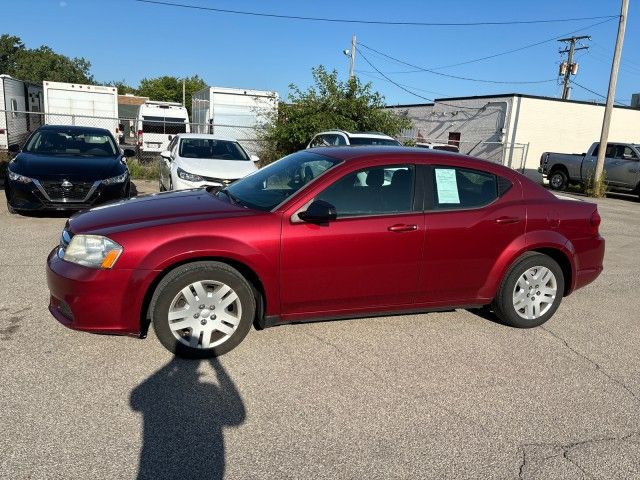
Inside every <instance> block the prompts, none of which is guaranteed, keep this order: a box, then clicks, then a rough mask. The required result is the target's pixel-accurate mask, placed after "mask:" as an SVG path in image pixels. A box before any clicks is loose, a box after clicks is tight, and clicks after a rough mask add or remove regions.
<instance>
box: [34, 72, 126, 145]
mask: <svg viewBox="0 0 640 480" xmlns="http://www.w3.org/2000/svg"><path fill="white" fill-rule="evenodd" d="M42 84H43V88H44V111H45V113H46V116H45V122H46V123H48V124H52V125H82V126H85V127H97V128H106V129H107V130H109V131H110V132H111V134H112V135H113V136H114V137H115V138H116V139H117V138H118V135H119V128H118V89H117V88H115V87H105V86H100V85H81V84H77V83H62V82H49V81H46V80H45V81H44V82H42Z"/></svg>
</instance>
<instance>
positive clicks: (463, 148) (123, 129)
mask: <svg viewBox="0 0 640 480" xmlns="http://www.w3.org/2000/svg"><path fill="white" fill-rule="evenodd" d="M45 124H49V125H79V126H86V127H97V128H104V129H107V130H109V131H110V132H111V133H112V134H113V136H114V138H115V139H116V140H117V142H118V143H119V145H120V147H121V148H123V149H124V148H131V149H133V150H135V152H136V157H137V159H138V161H139V163H140V164H143V165H145V164H146V165H148V166H149V167H154V164H157V163H158V162H159V160H160V153H161V152H162V151H163V150H166V149H167V147H168V145H169V142H170V140H171V138H173V136H175V135H177V134H180V133H190V132H191V133H208V134H214V135H217V136H220V137H223V138H229V139H234V140H237V141H238V142H239V143H240V144H241V145H242V146H243V147H244V149H245V150H246V151H247V153H248V154H249V155H257V156H260V153H261V152H262V151H263V150H264V147H266V144H265V143H264V141H263V140H261V139H260V133H261V132H260V129H259V128H256V127H251V126H244V125H219V124H213V123H210V124H201V123H188V122H176V121H164V120H163V119H162V118H154V119H153V120H151V121H149V120H144V121H143V120H142V119H139V118H105V117H97V116H88V115H69V114H60V113H38V112H26V111H9V110H0V151H3V150H4V151H6V150H7V149H8V147H9V146H10V145H13V144H18V145H20V146H22V145H23V144H24V143H25V142H26V140H27V138H28V137H29V135H30V134H31V133H32V132H33V131H35V130H36V129H37V128H38V127H40V126H41V125H45ZM398 140H399V141H400V142H402V143H409V144H410V143H412V142H415V141H416V139H415V137H412V136H409V135H407V136H401V137H399V138H398ZM420 141H422V142H432V143H447V142H446V141H443V140H442V139H422V138H421V139H420ZM454 143H455V145H457V146H458V148H459V150H460V153H463V154H466V155H472V156H475V157H478V158H482V159H485V160H489V161H491V162H496V163H500V164H503V165H506V166H508V167H511V168H513V169H515V170H519V171H521V172H522V171H524V167H525V162H526V158H527V153H528V149H529V145H528V144H524V143H507V142H483V141H478V142H473V141H457V142H454ZM155 170H157V167H156V168H155ZM151 175H153V174H151Z"/></svg>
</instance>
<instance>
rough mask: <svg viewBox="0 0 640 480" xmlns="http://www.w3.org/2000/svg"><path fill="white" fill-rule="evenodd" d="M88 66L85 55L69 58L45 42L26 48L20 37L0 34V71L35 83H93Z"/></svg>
mask: <svg viewBox="0 0 640 480" xmlns="http://www.w3.org/2000/svg"><path fill="white" fill-rule="evenodd" d="M90 70H91V63H90V62H89V61H88V60H86V59H84V58H70V57H67V56H66V55H61V54H59V53H56V52H54V51H53V50H52V49H51V48H49V47H45V46H42V47H39V48H26V47H25V45H24V43H22V40H21V39H20V37H16V36H14V35H7V34H3V35H0V73H7V74H9V75H11V76H12V77H15V78H19V79H20V80H28V81H31V82H35V83H40V82H42V81H43V80H51V81H54V82H71V83H93V76H92V75H91V73H90Z"/></svg>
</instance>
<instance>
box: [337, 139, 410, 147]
mask: <svg viewBox="0 0 640 480" xmlns="http://www.w3.org/2000/svg"><path fill="white" fill-rule="evenodd" d="M349 143H351V145H389V146H391V145H393V146H398V145H400V142H398V141H397V140H393V139H389V138H376V137H351V138H349Z"/></svg>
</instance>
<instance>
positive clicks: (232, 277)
mask: <svg viewBox="0 0 640 480" xmlns="http://www.w3.org/2000/svg"><path fill="white" fill-rule="evenodd" d="M203 280H207V281H214V282H220V283H223V284H225V285H228V286H229V287H231V288H232V289H233V291H234V292H235V293H236V294H237V296H238V299H239V301H240V304H241V308H242V313H241V315H240V322H239V323H238V325H237V327H236V328H235V331H234V332H233V333H232V334H231V335H230V336H229V338H228V339H227V340H226V341H224V342H223V343H221V344H220V345H217V346H215V347H211V348H202V347H197V348H194V347H191V346H187V345H185V344H183V343H182V342H181V341H180V340H178V339H176V337H175V336H174V334H173V332H172V331H171V329H170V327H169V317H168V314H169V308H170V306H171V303H172V302H173V299H174V298H175V297H176V295H178V293H179V292H180V291H181V290H182V289H183V288H185V287H187V286H189V285H191V284H192V283H193V282H198V281H203ZM149 311H150V316H151V321H152V323H153V329H154V331H155V333H156V336H157V337H158V339H159V340H160V343H162V345H163V346H164V347H165V348H166V349H167V350H169V351H170V352H173V353H175V354H176V355H179V356H181V357H186V358H210V357H217V356H220V355H223V354H225V353H227V352H229V351H231V350H233V349H234V348H235V347H237V346H238V345H239V344H240V342H242V340H243V339H244V337H246V336H247V333H249V330H250V329H251V325H252V324H253V320H254V317H255V312H256V299H255V297H254V295H253V292H252V289H251V285H250V284H249V282H247V280H246V279H245V278H244V277H243V276H242V275H241V274H240V272H238V271H237V270H236V269H235V268H233V267H231V266H229V265H227V264H226V263H222V262H194V263H189V264H186V265H182V266H180V267H178V268H176V269H175V270H173V271H171V272H170V273H169V274H167V276H165V277H164V278H163V279H162V281H161V282H160V283H159V284H158V287H157V288H156V290H155V292H154V294H153V298H152V299H151V304H150V307H149Z"/></svg>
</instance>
